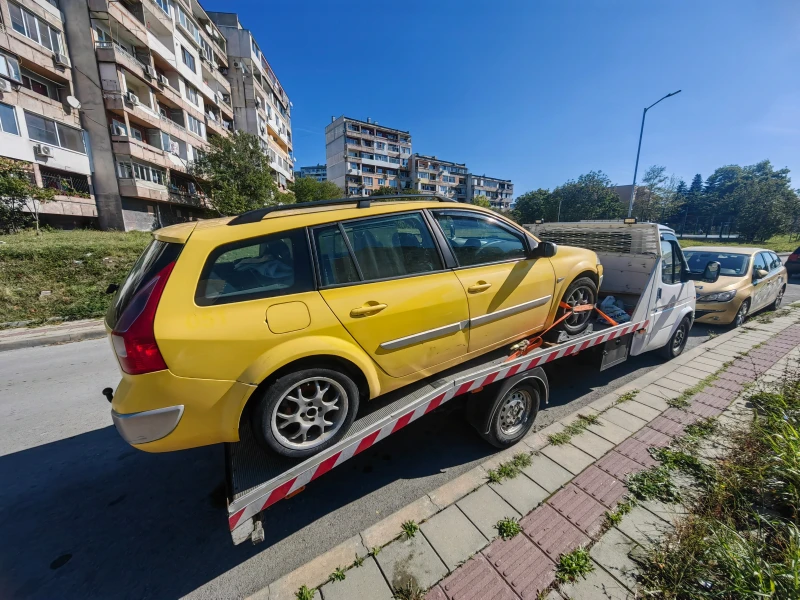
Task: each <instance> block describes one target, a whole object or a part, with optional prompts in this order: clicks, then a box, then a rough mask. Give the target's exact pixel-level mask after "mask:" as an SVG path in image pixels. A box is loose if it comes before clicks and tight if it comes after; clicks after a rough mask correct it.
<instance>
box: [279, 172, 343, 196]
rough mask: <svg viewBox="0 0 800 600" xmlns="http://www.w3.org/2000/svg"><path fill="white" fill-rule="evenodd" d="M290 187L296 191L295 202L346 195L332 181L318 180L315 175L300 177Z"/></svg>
mask: <svg viewBox="0 0 800 600" xmlns="http://www.w3.org/2000/svg"><path fill="white" fill-rule="evenodd" d="M289 189H290V190H291V191H292V192H294V197H295V202H314V201H315V200H333V199H334V198H341V197H342V196H343V195H344V194H343V193H342V190H341V189H339V186H338V185H336V184H335V183H333V182H332V181H317V180H316V179H315V178H313V177H298V178H297V179H295V180H294V183H291V184H289Z"/></svg>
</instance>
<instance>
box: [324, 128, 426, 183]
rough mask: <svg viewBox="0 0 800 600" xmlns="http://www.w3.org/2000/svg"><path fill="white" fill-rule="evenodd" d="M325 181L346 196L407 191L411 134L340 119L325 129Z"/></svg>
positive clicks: (409, 174) (409, 180) (409, 178)
mask: <svg viewBox="0 0 800 600" xmlns="http://www.w3.org/2000/svg"><path fill="white" fill-rule="evenodd" d="M325 157H326V163H327V173H328V180H329V181H333V182H334V183H335V184H336V185H338V186H339V187H340V188H342V190H344V192H345V194H346V195H348V196H369V195H371V194H372V192H373V191H374V190H376V189H377V188H379V187H381V186H390V187H393V188H398V189H409V190H410V189H411V187H412V185H411V167H410V164H409V161H410V159H411V134H410V133H409V132H408V131H402V130H400V129H393V128H391V127H386V126H384V125H379V124H378V123H377V122H373V121H372V119H370V118H367V120H366V121H359V120H358V119H351V118H349V117H345V116H341V117H339V118H336V117H331V122H330V123H329V124H328V126H327V127H326V128H325Z"/></svg>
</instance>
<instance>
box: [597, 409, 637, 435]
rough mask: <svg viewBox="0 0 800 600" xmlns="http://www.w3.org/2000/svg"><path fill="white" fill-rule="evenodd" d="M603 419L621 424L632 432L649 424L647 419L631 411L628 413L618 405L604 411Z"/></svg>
mask: <svg viewBox="0 0 800 600" xmlns="http://www.w3.org/2000/svg"><path fill="white" fill-rule="evenodd" d="M603 419H605V420H606V421H610V422H611V423H613V424H614V425H619V426H620V427H622V428H623V429H627V430H628V431H630V432H631V433H633V432H634V431H639V430H640V429H641V428H642V427H644V426H645V424H647V420H646V419H640V418H639V417H634V416H633V415H632V414H630V413H626V412H625V411H622V410H620V409H618V408H616V407H614V408H609V409H608V410H607V411H606V412H604V413H603Z"/></svg>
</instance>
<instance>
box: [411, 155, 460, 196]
mask: <svg viewBox="0 0 800 600" xmlns="http://www.w3.org/2000/svg"><path fill="white" fill-rule="evenodd" d="M468 172H469V171H468V169H467V166H466V165H465V164H464V163H457V162H452V161H449V160H442V159H440V158H437V157H435V156H426V155H424V154H414V155H413V156H412V157H411V182H412V186H413V187H414V189H415V190H416V191H419V192H422V193H424V194H434V193H435V194H440V195H442V196H445V197H447V198H451V199H453V200H456V201H458V202H466V201H467V195H466V178H467V173H468Z"/></svg>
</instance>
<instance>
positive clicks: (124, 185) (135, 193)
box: [117, 177, 169, 202]
mask: <svg viewBox="0 0 800 600" xmlns="http://www.w3.org/2000/svg"><path fill="white" fill-rule="evenodd" d="M117 181H118V183H119V193H120V195H122V196H127V197H128V198H141V199H143V200H155V201H157V202H168V201H169V191H168V190H167V188H166V186H163V185H158V184H156V183H150V182H147V181H141V180H139V179H130V178H127V177H120V178H118V179H117Z"/></svg>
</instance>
